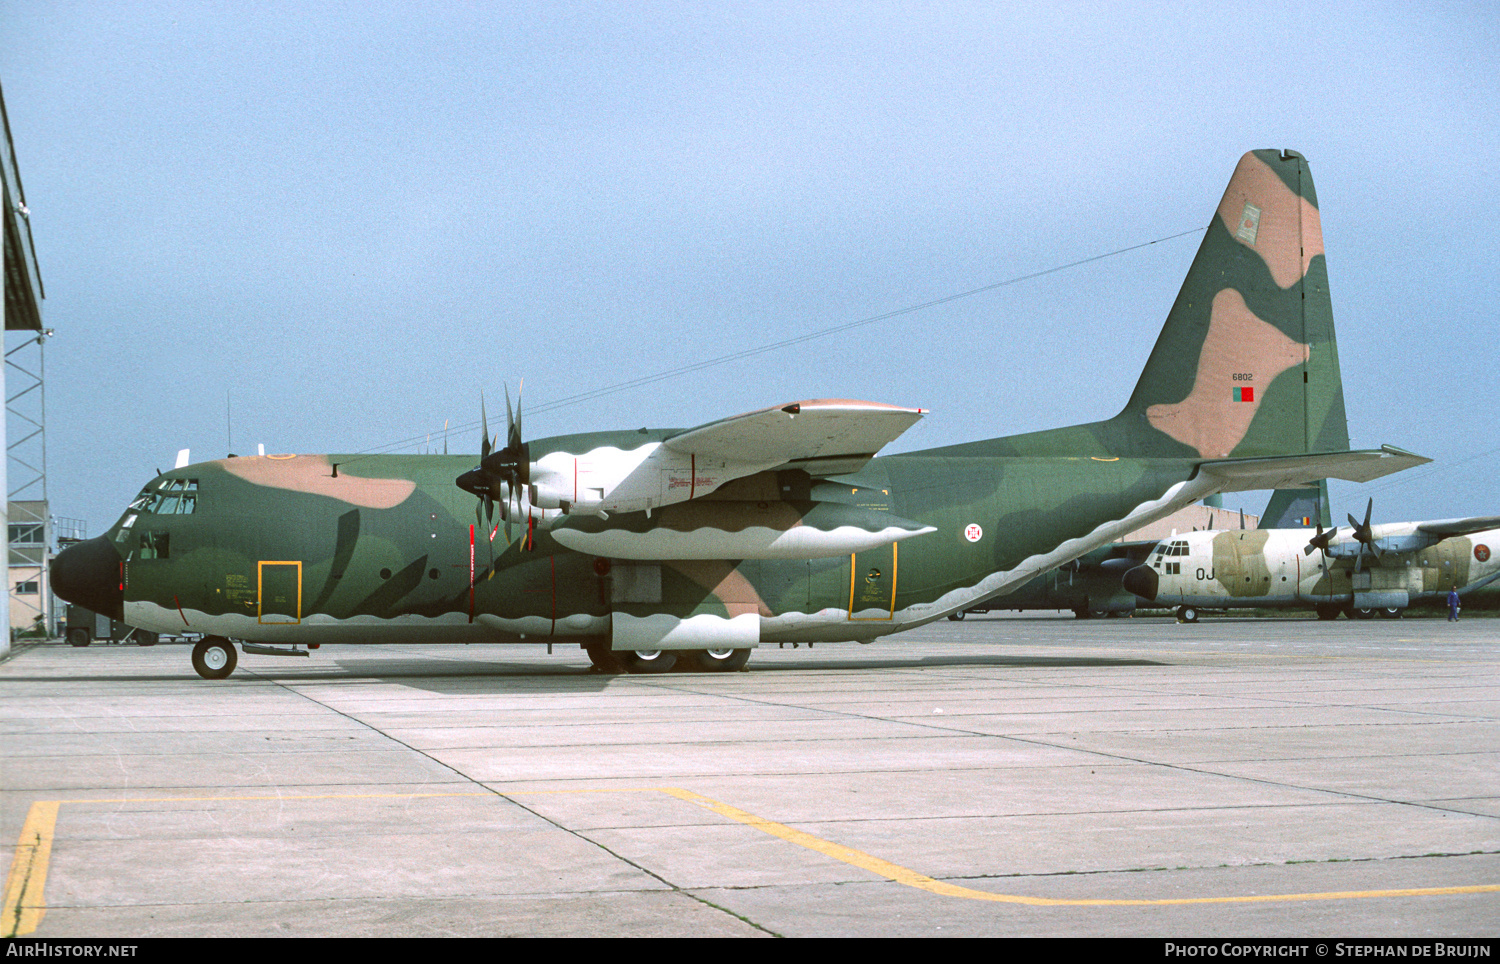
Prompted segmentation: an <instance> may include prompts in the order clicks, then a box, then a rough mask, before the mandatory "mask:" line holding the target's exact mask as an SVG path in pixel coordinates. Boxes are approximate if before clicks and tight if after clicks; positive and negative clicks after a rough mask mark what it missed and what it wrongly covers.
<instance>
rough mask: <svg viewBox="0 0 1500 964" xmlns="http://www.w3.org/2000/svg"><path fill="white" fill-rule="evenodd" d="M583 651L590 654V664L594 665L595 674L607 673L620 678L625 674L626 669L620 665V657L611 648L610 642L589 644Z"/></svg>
mask: <svg viewBox="0 0 1500 964" xmlns="http://www.w3.org/2000/svg"><path fill="white" fill-rule="evenodd" d="M583 651H584V652H586V653H588V654H589V662H590V663H593V664H594V672H596V673H607V674H609V675H610V676H618V675H619V674H620V673H623V672H625V667H624V666H622V665H620V659H619V656H618V655H617V654H616V653H615V652H614V651H613V650H611V649H610V648H609V641H608V640H605V641H604V642H601V643H589V644H588V645H586V646H584V647H583Z"/></svg>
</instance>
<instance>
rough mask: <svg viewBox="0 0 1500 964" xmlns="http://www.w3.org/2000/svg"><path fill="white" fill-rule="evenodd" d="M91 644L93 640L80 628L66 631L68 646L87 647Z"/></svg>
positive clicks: (87, 632) (86, 631)
mask: <svg viewBox="0 0 1500 964" xmlns="http://www.w3.org/2000/svg"><path fill="white" fill-rule="evenodd" d="M91 642H93V640H92V639H91V638H90V637H89V631H88V630H87V629H84V628H83V627H82V626H79V627H77V628H75V629H70V630H68V645H69V646H87V645H88V644H89V643H91Z"/></svg>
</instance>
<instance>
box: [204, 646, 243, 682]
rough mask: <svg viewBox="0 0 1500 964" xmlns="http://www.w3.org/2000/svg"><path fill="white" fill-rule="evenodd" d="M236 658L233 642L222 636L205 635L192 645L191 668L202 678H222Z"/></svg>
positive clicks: (232, 666) (229, 671)
mask: <svg viewBox="0 0 1500 964" xmlns="http://www.w3.org/2000/svg"><path fill="white" fill-rule="evenodd" d="M238 660H239V658H238V657H237V656H236V655H235V652H234V643H231V642H230V641H229V640H227V639H225V638H224V637H223V636H205V637H204V638H203V639H202V640H200V641H199V643H198V645H196V646H194V647H193V669H194V670H196V671H197V672H198V675H199V676H201V677H203V678H204V679H224V678H225V677H227V676H228V675H229V674H230V673H233V672H234V666H235V663H236V662H238Z"/></svg>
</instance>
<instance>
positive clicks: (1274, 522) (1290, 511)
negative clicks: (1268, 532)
mask: <svg viewBox="0 0 1500 964" xmlns="http://www.w3.org/2000/svg"><path fill="white" fill-rule="evenodd" d="M1332 516H1333V513H1332V511H1331V510H1330V509H1329V508H1328V480H1327V479H1320V480H1319V481H1318V484H1317V485H1315V486H1311V487H1309V488H1306V489H1277V490H1276V491H1275V492H1273V493H1271V501H1270V502H1269V503H1267V505H1266V511H1265V514H1264V515H1262V516H1261V517H1260V525H1258V526H1256V528H1257V529H1303V528H1309V527H1312V526H1315V525H1322V526H1324V527H1325V528H1332V527H1333V518H1332Z"/></svg>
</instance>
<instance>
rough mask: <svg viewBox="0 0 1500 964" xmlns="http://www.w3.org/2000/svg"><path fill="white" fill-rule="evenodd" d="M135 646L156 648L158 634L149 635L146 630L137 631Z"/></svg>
mask: <svg viewBox="0 0 1500 964" xmlns="http://www.w3.org/2000/svg"><path fill="white" fill-rule="evenodd" d="M135 644H136V645H137V646H155V645H156V634H155V633H148V632H146V631H145V630H144V629H137V630H136V631H135Z"/></svg>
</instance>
